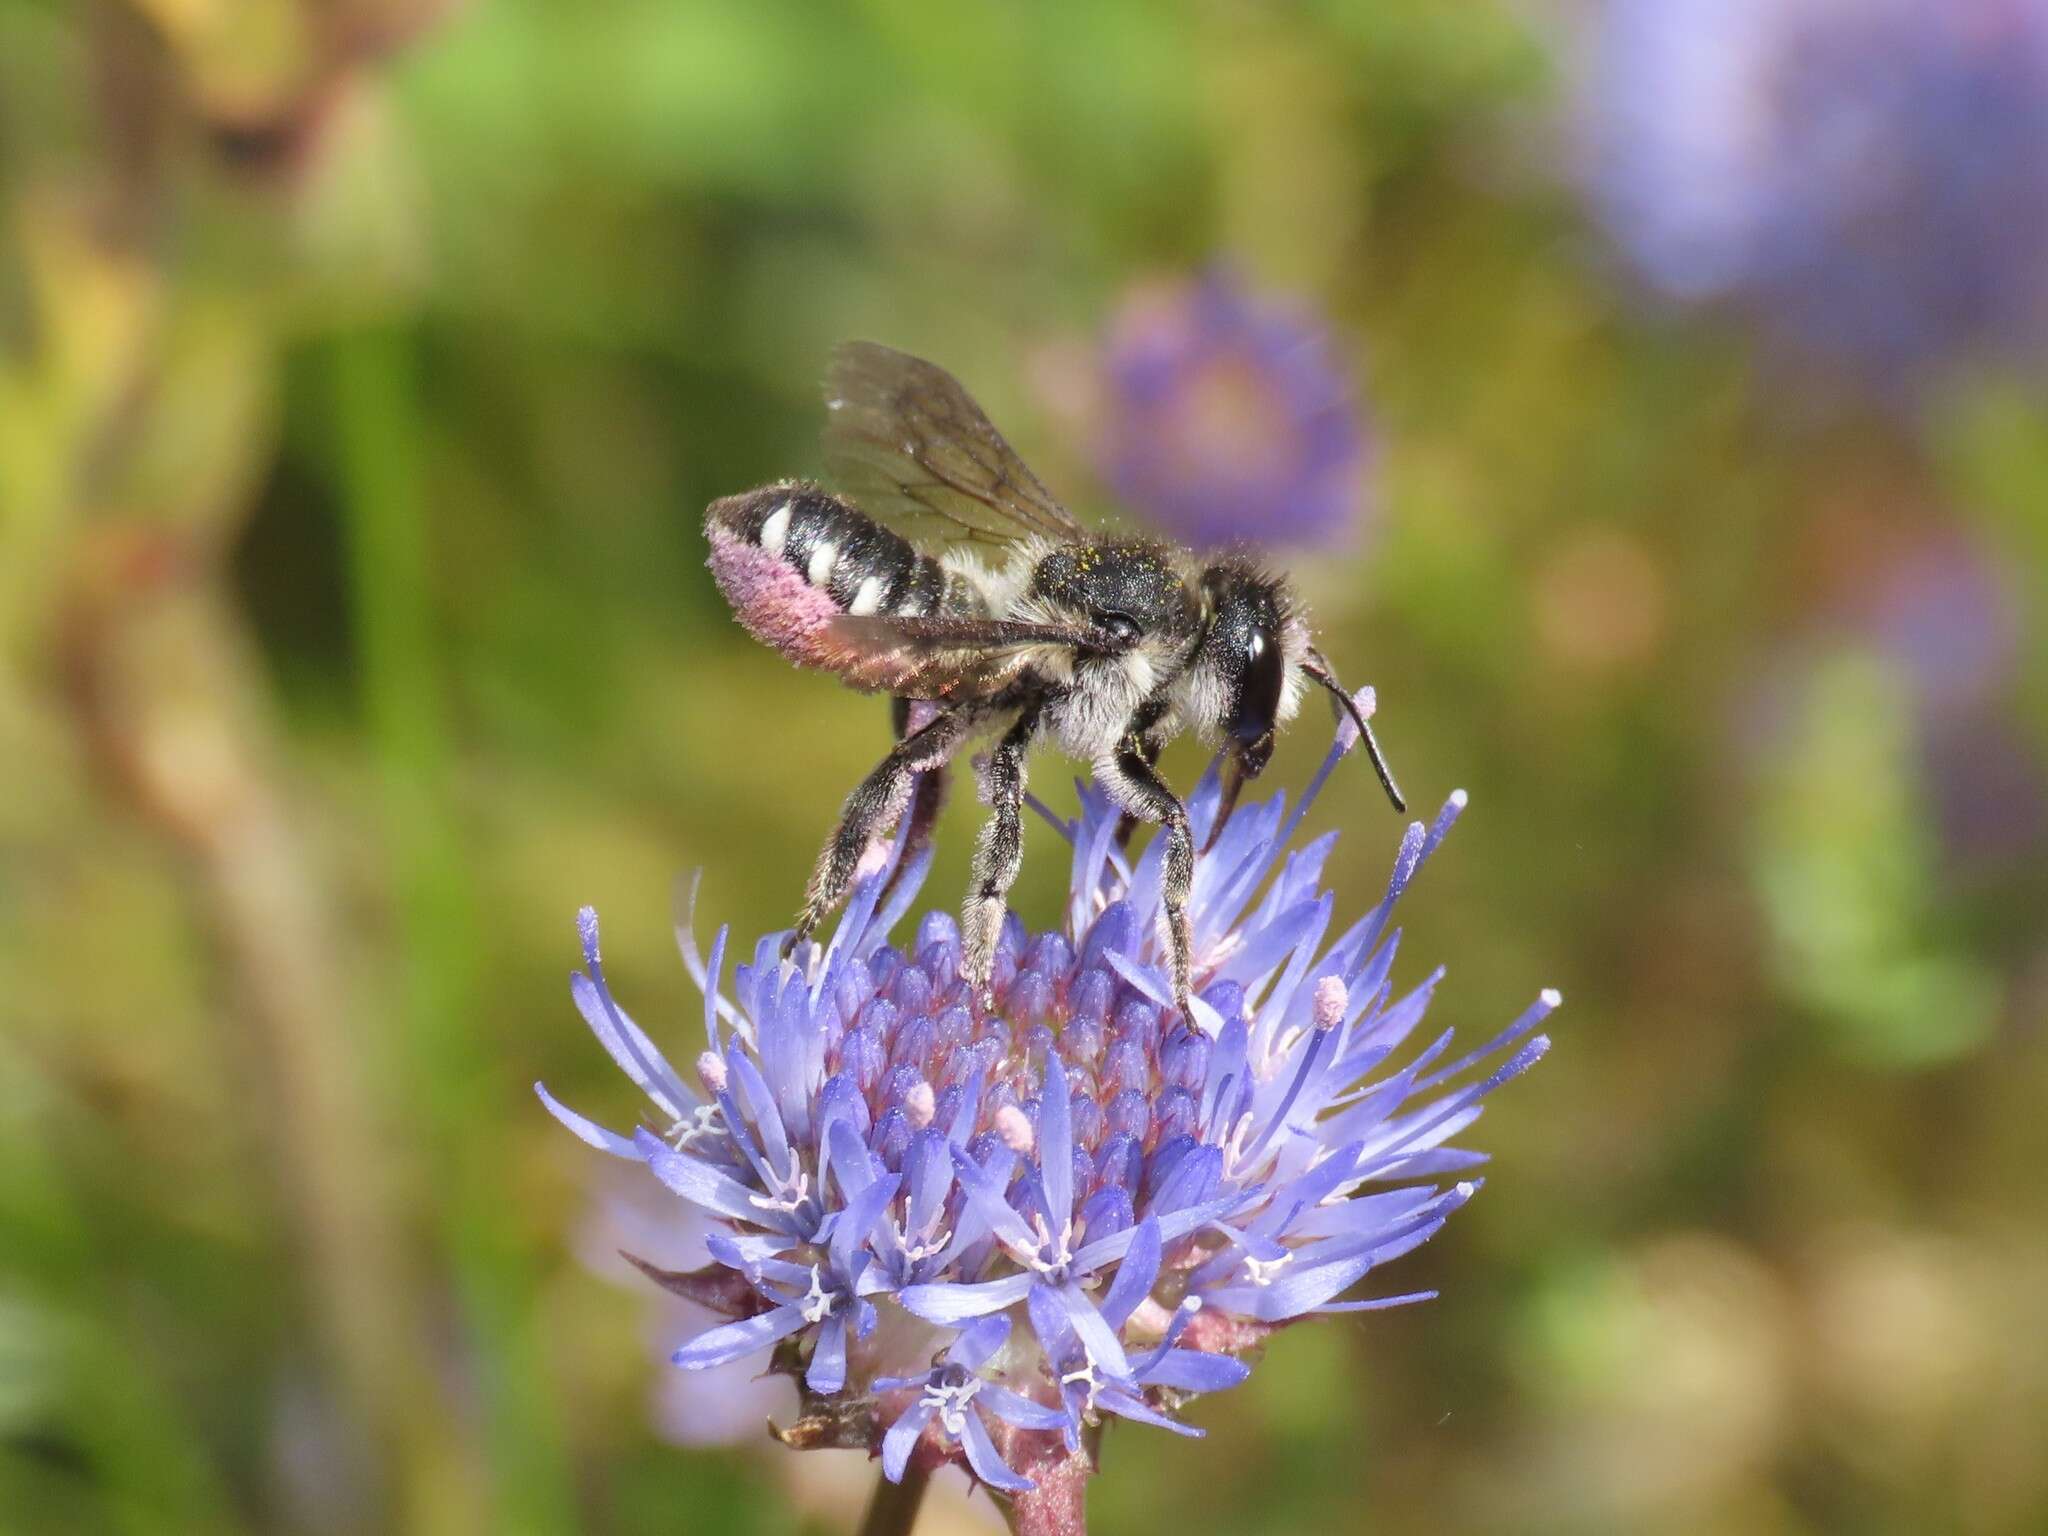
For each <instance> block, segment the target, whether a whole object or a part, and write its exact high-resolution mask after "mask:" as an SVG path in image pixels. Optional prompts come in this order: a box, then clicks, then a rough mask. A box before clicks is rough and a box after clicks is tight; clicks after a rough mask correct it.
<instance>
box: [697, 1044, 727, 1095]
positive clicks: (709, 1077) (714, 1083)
mask: <svg viewBox="0 0 2048 1536" xmlns="http://www.w3.org/2000/svg"><path fill="white" fill-rule="evenodd" d="M697 1076H699V1077H700V1078H702V1079H703V1080H704V1086H705V1087H706V1088H709V1089H710V1090H711V1091H712V1092H713V1093H723V1092H725V1082H726V1071H725V1062H724V1060H723V1059H722V1058H721V1057H720V1056H719V1054H718V1052H716V1051H706V1052H705V1053H704V1054H703V1055H701V1056H699V1057H698V1058H697Z"/></svg>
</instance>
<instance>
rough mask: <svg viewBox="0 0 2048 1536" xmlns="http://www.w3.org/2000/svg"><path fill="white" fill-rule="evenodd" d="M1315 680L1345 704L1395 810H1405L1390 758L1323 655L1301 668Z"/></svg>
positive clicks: (1347, 712)
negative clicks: (1383, 753) (1381, 751)
mask: <svg viewBox="0 0 2048 1536" xmlns="http://www.w3.org/2000/svg"><path fill="white" fill-rule="evenodd" d="M1302 671H1304V672H1306V673H1307V674H1308V675H1309V676H1310V677H1311V678H1313V679H1314V680H1315V681H1316V682H1318V683H1320V684H1321V685H1322V686H1323V687H1325V688H1327V689H1329V690H1330V696H1331V697H1332V698H1334V699H1335V700H1336V701H1337V702H1338V703H1339V704H1341V705H1343V706H1344V713H1346V714H1347V715H1349V716H1350V717H1351V723H1352V724H1353V725H1355V726H1357V727H1358V739H1359V740H1360V741H1362V742H1364V743H1365V755H1366V756H1367V757H1369V758H1371V759H1372V771H1373V772H1374V773H1376V774H1378V775H1379V776H1380V787H1381V788H1382V789H1384V790H1385V791H1386V792H1387V798H1388V799H1389V800H1391V801H1393V802H1394V809H1395V810H1397V811H1406V810H1407V809H1408V802H1407V801H1406V800H1403V799H1402V798H1401V787H1400V786H1399V785H1398V784H1396V783H1395V782H1394V770H1393V769H1391V768H1389V767H1388V766H1387V760H1386V759H1385V758H1384V757H1382V756H1381V755H1380V744H1379V742H1378V741H1377V740H1376V739H1375V738H1374V736H1373V734H1372V727H1371V726H1370V725H1368V724H1366V721H1365V716H1363V715H1361V714H1360V713H1359V712H1358V705H1357V704H1355V703H1354V702H1352V698H1351V695H1350V694H1348V693H1346V692H1345V691H1344V689H1343V686H1342V685H1341V684H1339V683H1338V681H1337V679H1336V677H1335V676H1334V675H1333V674H1332V673H1331V672H1330V671H1329V663H1328V662H1325V661H1323V659H1322V657H1321V656H1317V657H1315V659H1314V660H1313V661H1311V662H1309V663H1308V664H1307V665H1305V666H1303V667H1302Z"/></svg>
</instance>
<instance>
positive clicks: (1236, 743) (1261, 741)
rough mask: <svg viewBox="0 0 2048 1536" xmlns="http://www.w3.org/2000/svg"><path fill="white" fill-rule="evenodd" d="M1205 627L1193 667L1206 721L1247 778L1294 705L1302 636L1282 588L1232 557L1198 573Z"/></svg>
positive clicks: (1303, 655) (1303, 656) (1258, 768)
mask: <svg viewBox="0 0 2048 1536" xmlns="http://www.w3.org/2000/svg"><path fill="white" fill-rule="evenodd" d="M1202 604H1203V607H1204V609H1205V610H1206V613H1207V617H1208V624H1207V627H1206V629H1205V630H1204V632H1203V636H1202V650H1201V654H1200V656H1199V657H1198V658H1197V665H1198V666H1199V667H1200V668H1201V671H1202V673H1203V675H1204V677H1205V679H1206V681H1207V683H1208V685H1209V689H1208V691H1209V700H1210V706H1209V711H1208V713H1209V715H1210V722H1211V723H1212V724H1213V726H1214V727H1215V729H1217V730H1218V731H1219V732H1220V733H1221V734H1222V736H1223V741H1224V746H1225V749H1226V750H1227V751H1228V752H1229V753H1230V756H1231V759H1232V762H1233V763H1234V764H1235V766H1236V768H1237V771H1238V772H1239V774H1241V775H1242V776H1243V777H1244V778H1248V779H1255V778H1257V777H1258V776H1259V774H1260V773H1262V772H1263V771H1264V770H1265V767H1266V763H1267V761H1268V760H1269V759H1270V758H1271V757H1272V755H1273V732H1274V730H1275V729H1276V728H1277V727H1279V726H1282V725H1285V724H1286V723H1287V722H1288V721H1289V720H1290V719H1292V718H1293V716H1294V712H1295V710H1297V709H1298V708H1300V706H1301V690H1302V670H1301V669H1302V665H1303V663H1304V662H1305V661H1306V660H1307V658H1308V631H1307V627H1306V626H1305V625H1303V624H1302V623H1301V621H1300V619H1299V618H1297V617H1296V616H1295V615H1294V613H1293V611H1292V608H1293V604H1292V602H1291V601H1290V598H1289V594H1288V591H1287V586H1286V584H1285V583H1284V582H1283V581H1282V580H1281V579H1280V578H1279V577H1276V576H1271V575H1268V574H1267V573H1266V572H1264V571H1261V570H1259V569H1258V568H1257V567H1255V566H1252V565H1250V564H1247V563H1244V562H1242V561H1237V560H1224V561H1219V562H1217V563H1216V564H1214V565H1212V566H1210V567H1209V568H1208V569H1207V570H1205V571H1203V573H1202Z"/></svg>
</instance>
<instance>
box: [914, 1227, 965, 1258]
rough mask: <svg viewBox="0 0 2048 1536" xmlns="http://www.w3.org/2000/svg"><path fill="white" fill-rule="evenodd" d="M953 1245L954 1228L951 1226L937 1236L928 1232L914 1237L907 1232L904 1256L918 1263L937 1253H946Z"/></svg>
mask: <svg viewBox="0 0 2048 1536" xmlns="http://www.w3.org/2000/svg"><path fill="white" fill-rule="evenodd" d="M952 1245H953V1229H952V1228H951V1227H948V1228H947V1229H946V1230H945V1231H943V1232H941V1233H939V1234H938V1235H937V1236H932V1235H931V1234H929V1233H927V1234H926V1235H925V1236H922V1237H918V1238H912V1237H910V1236H909V1235H908V1234H907V1233H906V1234H905V1235H904V1239H903V1257H905V1258H906V1259H908V1260H910V1262H911V1263H913V1264H918V1263H922V1262H923V1261H924V1260H926V1259H929V1258H931V1257H933V1256H934V1255H935V1254H941V1253H944V1252H945V1251H946V1250H947V1249H948V1248H950V1247H952Z"/></svg>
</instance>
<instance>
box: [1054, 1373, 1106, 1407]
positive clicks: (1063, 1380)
mask: <svg viewBox="0 0 2048 1536" xmlns="http://www.w3.org/2000/svg"><path fill="white" fill-rule="evenodd" d="M1077 1381H1078V1382H1079V1383H1081V1385H1082V1386H1083V1387H1084V1388H1085V1389H1086V1390H1087V1394H1088V1395H1087V1397H1086V1398H1085V1399H1084V1401H1083V1402H1082V1410H1083V1411H1084V1412H1091V1413H1092V1412H1093V1411H1094V1409H1095V1394H1096V1393H1097V1392H1098V1391H1100V1390H1101V1387H1102V1383H1101V1382H1100V1381H1098V1380H1097V1379H1096V1376H1095V1362H1094V1361H1093V1360H1088V1361H1084V1362H1083V1363H1082V1365H1081V1368H1080V1369H1079V1370H1078V1371H1068V1372H1067V1373H1066V1374H1065V1375H1064V1376H1062V1377H1060V1390H1061V1391H1062V1392H1064V1391H1065V1390H1066V1389H1067V1388H1068V1387H1069V1386H1071V1385H1072V1384H1073V1383H1075V1382H1077Z"/></svg>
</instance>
